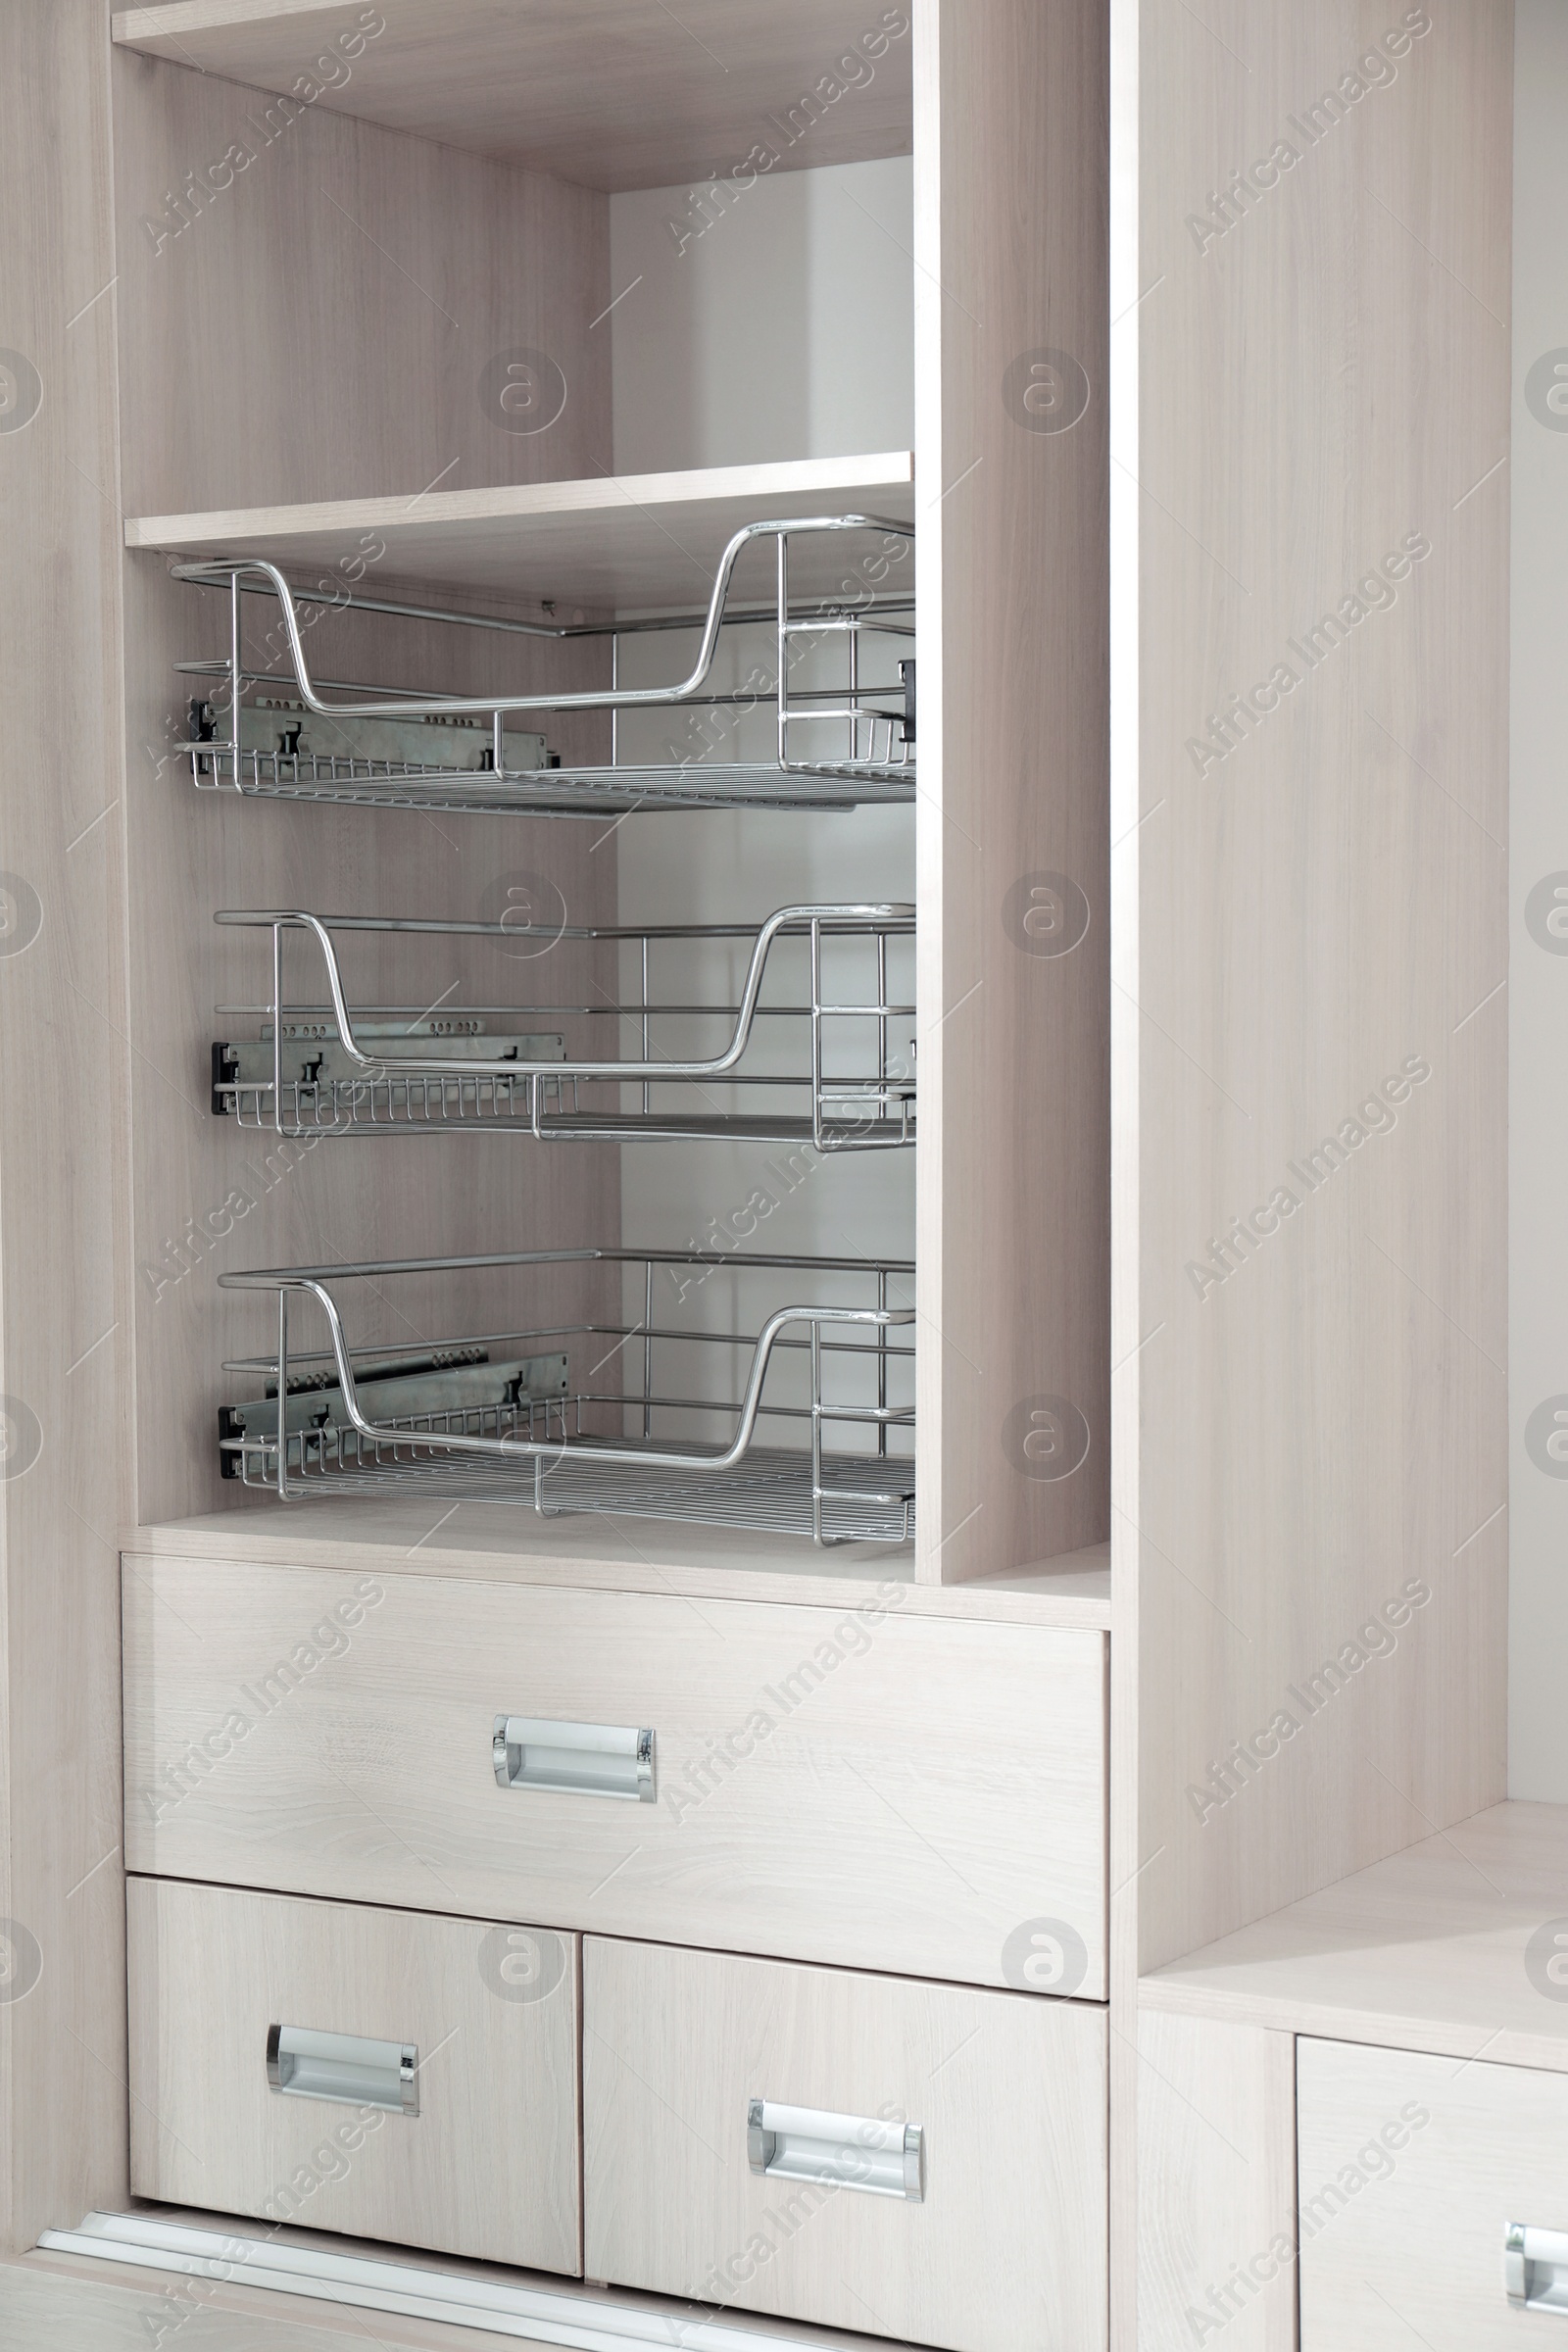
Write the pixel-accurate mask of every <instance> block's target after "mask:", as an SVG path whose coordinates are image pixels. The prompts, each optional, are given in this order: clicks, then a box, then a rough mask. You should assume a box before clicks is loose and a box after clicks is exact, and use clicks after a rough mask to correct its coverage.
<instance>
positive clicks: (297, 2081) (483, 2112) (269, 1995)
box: [126, 1878, 582, 2273]
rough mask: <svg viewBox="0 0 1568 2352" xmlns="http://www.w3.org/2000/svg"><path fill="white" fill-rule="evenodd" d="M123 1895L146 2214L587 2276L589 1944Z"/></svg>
mask: <svg viewBox="0 0 1568 2352" xmlns="http://www.w3.org/2000/svg"><path fill="white" fill-rule="evenodd" d="M126 1898H127V1924H128V1938H129V1954H128V1966H129V1981H130V2184H131V2187H132V2189H133V2190H134V2192H135V2194H136V2195H137V2196H141V2197H152V2198H156V2199H157V2200H158V2201H159V2202H161V2203H164V2204H171V2205H196V2206H203V2207H210V2208H212V2209H213V2210H215V2211H217V2212H221V2213H236V2214H253V2215H256V2216H259V2217H260V2218H262V2219H264V2220H267V2221H272V2222H289V2223H295V2224H298V2225H299V2226H300V2227H301V2228H308V2229H332V2230H342V2231H345V2232H347V2233H348V2234H350V2235H360V2236H372V2237H379V2238H390V2239H394V2240H396V2241H397V2242H399V2243H401V2244H404V2245H411V2246H428V2247H433V2248H436V2249H438V2250H439V2251H441V2252H443V2253H448V2254H469V2255H478V2256H484V2257H488V2258H489V2259H491V2260H493V2261H497V2262H509V2263H516V2264H519V2265H523V2266H526V2267H527V2268H530V2269H536V2270H549V2271H569V2272H573V2273H579V2272H580V2271H581V2268H582V2262H581V2254H582V2241H581V2231H580V2225H579V2219H578V2216H579V2210H580V2201H579V2180H580V2158H579V2145H580V2135H579V2119H578V2097H579V2094H578V2063H577V2061H578V2041H579V2032H578V2019H579V1949H578V1942H577V1938H576V1937H575V1936H557V1935H555V1934H554V1933H553V1932H552V1931H551V1930H549V1929H544V1930H542V1931H538V1932H535V1933H526V1932H524V1931H523V1930H521V1929H518V1928H513V1927H496V1926H487V1925H483V1924H481V1923H478V1922H476V1921H473V1920H466V1919H431V1918H425V1917H420V1916H412V1915H410V1914H409V1913H407V1912H401V1911H371V1910H365V1909H362V1908H360V1907H359V1906H358V1905H355V1904H349V1903H317V1902H294V1901H290V1900H288V1899H286V1898H284V1897H282V1896H279V1895H272V1894H239V1893H233V1892H230V1891H228V1890H226V1889H223V1888H221V1887H186V1886H181V1885H179V1884H178V1883H177V1882H174V1881H172V1880H160V1879H135V1878H133V1879H131V1880H130V1881H129V1882H128V1883H127V1887H126ZM274 2027H277V2028H280V2029H282V2032H281V2034H280V2035H279V2036H277V2042H278V2046H277V2048H276V2051H275V2053H273V2052H271V2051H270V2036H271V2029H272V2028H274ZM323 2035H324V2036H326V2037H328V2040H327V2042H326V2043H324V2044H322V2043H320V2042H319V2037H320V2036H323ZM405 2048H407V2049H410V2050H414V2051H417V2063H415V2064H414V2065H413V2066H412V2068H409V2067H403V2068H400V2066H399V2063H398V2060H399V2055H400V2052H402V2051H403V2050H404V2049H405ZM274 2075H275V2076H276V2078H277V2081H278V2084H279V2086H278V2087H274V2086H273V2081H272V2080H271V2078H272V2076H274ZM411 2105H413V2106H417V2113H411V2112H408V2109H409V2107H410V2106H411Z"/></svg>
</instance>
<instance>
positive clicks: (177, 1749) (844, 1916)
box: [125, 1561, 1104, 1997]
mask: <svg viewBox="0 0 1568 2352" xmlns="http://www.w3.org/2000/svg"><path fill="white" fill-rule="evenodd" d="M898 1603H899V1594H898V1593H897V1592H895V1591H890V1592H889V1593H887V1595H886V1597H885V1599H884V1600H883V1601H881V1602H879V1603H875V1604H870V1605H866V1604H862V1605H861V1606H860V1607H859V1608H858V1610H852V1609H850V1608H841V1609H838V1610H832V1609H803V1608H786V1607H780V1606H775V1605H771V1604H769V1605H762V1604H757V1603H744V1602H732V1601H707V1600H704V1601H692V1600H685V1599H678V1598H675V1597H664V1598H648V1597H644V1596H642V1595H637V1594H632V1593H569V1592H560V1591H554V1590H550V1589H538V1588H535V1589H533V1590H526V1589H520V1588H518V1587H516V1586H512V1585H506V1584H499V1583H498V1584H478V1583H464V1584H458V1583H455V1582H449V1581H447V1580H445V1579H443V1578H439V1577H422V1576H408V1575H405V1576H387V1577H385V1578H378V1577H376V1576H374V1575H368V1576H361V1577H354V1576H352V1575H351V1574H349V1573H347V1572H343V1571H330V1570H319V1569H318V1570H304V1569H297V1568H296V1569H279V1568H271V1567H262V1566H259V1565H251V1566H248V1567H237V1566H221V1565H220V1564H219V1563H217V1562H210V1563H191V1562H178V1563H176V1562H172V1561H167V1562H158V1563H149V1562H136V1561H129V1562H127V1567H126V1577H125V1645H126V1663H125V1677H126V1713H125V1722H126V1732H125V1738H126V1767H125V1769H126V1788H127V1797H126V1822H125V1838H126V1845H127V1851H128V1853H129V1856H130V1862H131V1866H132V1867H133V1868H135V1869H138V1870H145V1871H154V1872H158V1873H160V1874H162V1875H168V1876H172V1877H183V1878H190V1879H213V1880H220V1881H226V1882H229V1883H243V1884H246V1885H250V1886H260V1887H278V1888H282V1889H286V1890H288V1891H290V1892H296V1893H302V1894H337V1895H341V1896H344V1897H348V1898H353V1899H358V1900H362V1901H381V1902H394V1903H401V1904H409V1905H412V1906H414V1907H415V1908H417V1909H420V1910H440V1911H446V1912H452V1913H458V1912H465V1913H474V1914H479V1915H484V1916H500V1917H504V1918H517V1919H521V1920H524V1921H533V1920H538V1921H541V1922H543V1923H544V1924H546V1925H547V1926H552V1927H561V1928H579V1927H580V1928H589V1929H598V1930H600V1931H601V1932H604V1933H609V1934H631V1935H650V1936H659V1937H664V1938H667V1939H669V1940H672V1941H682V1942H692V1943H705V1944H706V1943H711V1944H716V1945H721V1946H728V1947H730V1948H735V1947H741V1948H746V1949H752V1950H758V1951H766V1952H777V1953H783V1954H787V1955H792V1956H796V1957H800V1958H806V1959H819V1960H826V1961H831V1962H835V1963H838V1964H841V1965H845V1966H862V1967H865V1966H869V1967H878V1968H886V1969H894V1970H902V1971H907V1972H908V1973H910V1974H924V1975H930V1976H936V1977H956V1978H959V1979H966V1980H971V1981H973V1982H976V1983H981V1984H993V1985H1001V1984H1004V1983H1005V1982H1007V1981H1008V1979H1007V1976H1006V1974H1005V1957H1006V1954H1007V1951H1008V1950H1009V1949H1010V1947H1009V1945H1008V1938H1009V1937H1010V1936H1014V1934H1015V1931H1018V1930H1020V1929H1022V1928H1026V1927H1027V1926H1029V1925H1030V1923H1038V1922H1047V1921H1054V1922H1060V1923H1064V1930H1071V1932H1072V1936H1076V1938H1077V1939H1078V1945H1077V1946H1076V1947H1073V1946H1072V1945H1071V1937H1069V1938H1068V1943H1069V1947H1070V1948H1073V1949H1081V1955H1082V1956H1081V1959H1079V1960H1076V1961H1075V1963H1074V1968H1075V1974H1076V1975H1077V1980H1078V1981H1077V1983H1076V1984H1075V1985H1074V1986H1073V1987H1072V1988H1073V1989H1075V1990H1078V1991H1081V1992H1082V1993H1084V1994H1085V1995H1087V1996H1091V1997H1093V1996H1095V1995H1097V1994H1098V1993H1099V1992H1100V1991H1101V1990H1102V1988H1103V1960H1104V1937H1103V1908H1104V1782H1103V1752H1104V1712H1103V1710H1104V1642H1103V1637H1102V1636H1101V1635H1098V1634H1090V1633H1064V1632H1046V1631H1042V1630H1036V1629H1034V1628H1024V1627H1018V1626H993V1625H986V1624H981V1623H969V1622H966V1621H963V1620H946V1621H942V1622H940V1623H938V1622H933V1621H932V1620H929V1619H922V1620H916V1619H913V1618H907V1617H905V1616H904V1615H903V1613H902V1611H901V1610H900V1608H899V1605H898ZM340 1605H341V1606H343V1607H345V1608H346V1609H347V1610H348V1611H349V1616H350V1619H351V1620H353V1619H354V1614H355V1611H356V1610H357V1612H358V1617H357V1621H354V1622H347V1623H346V1622H345V1621H344V1620H342V1619H340V1620H338V1622H337V1624H336V1626H334V1623H333V1621H332V1618H331V1615H330V1612H331V1611H332V1610H333V1609H334V1608H335V1607H338V1606H340ZM313 1629H317V1630H316V1632H315V1633H314V1634H313ZM301 1645H303V1647H302V1646H301ZM307 1655H313V1656H315V1657H316V1658H317V1659H318V1661H319V1662H318V1664H317V1665H315V1666H309V1667H308V1666H306V1665H305V1664H304V1658H305V1657H306V1656H307ZM415 1661H417V1664H416V1663H414V1662H415ZM291 1662H292V1663H291ZM280 1665H281V1666H282V1667H284V1668H285V1669H286V1670H287V1671H285V1672H284V1673H283V1674H278V1673H276V1672H275V1671H274V1670H275V1669H276V1668H278V1667H279V1666H280ZM247 1692H249V1693H250V1695H249V1696H247V1695H246V1693H247ZM231 1711H236V1712H237V1714H238V1715H239V1716H240V1717H242V1718H244V1719H245V1723H246V1727H247V1728H246V1729H245V1730H243V1731H239V1730H237V1729H233V1728H229V1729H226V1730H225V1727H226V1726H228V1721H229V1717H230V1713H231ZM498 1714H501V1715H507V1714H513V1715H528V1716H538V1717H543V1718H546V1719H548V1720H552V1721H564V1722H570V1723H588V1724H605V1725H613V1726H624V1727H630V1728H632V1729H634V1730H643V1729H647V1730H651V1731H652V1732H653V1733H654V1735H655V1746H656V1759H657V1776H658V1788H657V1800H658V1801H657V1802H655V1803H652V1804H638V1803H627V1802H623V1801H614V1800H611V1799H606V1798H594V1797H587V1796H576V1795H561V1794H552V1793H548V1792H545V1791H541V1790H536V1789H530V1790H523V1791H514V1790H505V1789H500V1788H498V1787H497V1785H496V1781H495V1777H494V1771H493V1766H492V1757H491V1738H492V1729H493V1724H494V1719H495V1717H496V1716H497V1715H498ZM197 1742H202V1743H203V1745H202V1747H201V1749H200V1750H199V1752H196V1743H197ZM193 1753H194V1760H192V1758H193ZM171 1776H172V1777H171Z"/></svg>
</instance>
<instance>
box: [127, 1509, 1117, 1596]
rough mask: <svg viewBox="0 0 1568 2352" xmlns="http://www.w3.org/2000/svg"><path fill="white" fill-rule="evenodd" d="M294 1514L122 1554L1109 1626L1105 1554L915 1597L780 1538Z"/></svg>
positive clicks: (908, 1576)
mask: <svg viewBox="0 0 1568 2352" xmlns="http://www.w3.org/2000/svg"><path fill="white" fill-rule="evenodd" d="M449 1507H450V1506H449V1505H448V1504H446V1503H444V1502H429V1503H423V1504H411V1503H407V1502H403V1503H396V1502H385V1503H351V1502H305V1503H298V1504H290V1505H289V1507H288V1508H287V1509H286V1510H282V1509H279V1508H278V1507H277V1506H276V1505H273V1504H270V1503H268V1502H266V1501H264V1500H261V1499H258V1498H255V1497H253V1498H252V1499H251V1502H250V1506H249V1507H248V1508H246V1509H244V1510H238V1511H222V1512H214V1513H208V1514H207V1515H205V1516H203V1517H199V1518H194V1519H185V1520H166V1521H164V1522H163V1523H162V1524H161V1525H158V1526H153V1527H145V1528H128V1529H127V1530H126V1531H125V1537H124V1548H125V1550H126V1551H127V1552H128V1553H130V1554H132V1555H133V1556H134V1557H135V1558H136V1559H137V1560H141V1559H144V1558H158V1559H185V1560H224V1561H246V1560H254V1561H262V1562H265V1563H267V1564H268V1565H270V1566H271V1567H279V1568H292V1567H299V1568H349V1569H353V1570H354V1571H355V1572H356V1573H363V1571H364V1570H366V1569H371V1570H373V1571H374V1573H375V1574H376V1575H378V1576H380V1575H389V1576H397V1575H401V1574H403V1573H404V1572H405V1571H408V1570H411V1569H412V1570H413V1571H414V1572H415V1573H416V1574H417V1575H421V1576H443V1577H461V1578H478V1579H480V1580H481V1581H486V1582H493V1581H495V1580H496V1579H497V1578H498V1577H503V1578H505V1579H506V1580H508V1581H511V1580H514V1579H515V1581H516V1582H518V1583H519V1584H539V1585H568V1586H571V1587H573V1588H574V1589H577V1590H583V1589H588V1590H593V1591H598V1592H614V1593H680V1594H683V1595H684V1596H685V1597H686V1598H688V1599H691V1600H703V1599H708V1600H762V1601H781V1600H782V1601H804V1602H806V1603H808V1604H809V1605H816V1606H828V1607H835V1606H840V1607H842V1606H846V1605H847V1606H852V1607H853V1606H856V1605H858V1603H859V1602H861V1601H865V1600H871V1599H874V1598H875V1597H876V1594H877V1593H878V1592H879V1591H880V1590H881V1589H882V1588H883V1587H884V1586H891V1587H893V1588H894V1589H895V1590H896V1591H897V1592H898V1593H899V1594H900V1602H899V1605H900V1607H901V1608H902V1609H904V1610H907V1612H908V1614H909V1615H910V1616H914V1617H983V1618H992V1619H995V1620H996V1621H998V1622H999V1623H1003V1624H1015V1625H1058V1626H1072V1627H1080V1628H1085V1629H1096V1628H1103V1627H1104V1626H1106V1625H1108V1624H1109V1622H1110V1569H1109V1561H1108V1557H1107V1554H1108V1549H1109V1547H1108V1545H1105V1544H1091V1545H1090V1546H1088V1548H1087V1549H1085V1550H1084V1551H1080V1552H1066V1553H1063V1554H1061V1555H1060V1556H1059V1557H1058V1558H1057V1559H1054V1560H1052V1561H1050V1562H1047V1563H1044V1564H1042V1565H1041V1566H1040V1567H1039V1568H1037V1569H1034V1570H1027V1569H1026V1570H1020V1571H1019V1573H1018V1574H1017V1575H1015V1576H988V1577H979V1578H976V1579H975V1580H974V1582H973V1583H971V1584H967V1585H922V1584H917V1583H916V1582H915V1580H914V1577H913V1572H912V1560H911V1555H910V1553H909V1550H908V1548H907V1546H906V1545H903V1544H899V1545H892V1544H886V1545H884V1544H854V1545H851V1546H847V1547H845V1548H843V1549H836V1550H832V1551H821V1552H819V1551H816V1550H814V1549H812V1548H810V1547H809V1546H808V1545H806V1544H801V1543H800V1542H799V1540H798V1539H796V1538H794V1537H790V1536H764V1535H753V1536H747V1537H746V1538H744V1539H743V1540H740V1541H738V1540H737V1539H736V1538H735V1537H734V1536H733V1535H732V1534H731V1533H730V1532H729V1531H728V1530H726V1529H724V1528H716V1527H695V1526H694V1527H675V1526H669V1525H666V1524H664V1523H663V1522H662V1521H661V1520H657V1519H642V1520H625V1519H611V1518H608V1517H605V1516H604V1515H602V1514H594V1515H593V1516H589V1517H565V1518H556V1519H550V1520H547V1521H544V1522H542V1523H541V1521H540V1520H539V1519H537V1518H536V1517H535V1515H534V1513H533V1512H532V1511H531V1510H528V1509H520V1508H515V1507H514V1506H511V1505H509V1504H505V1503H495V1502H466V1503H463V1504H462V1505H460V1507H459V1508H458V1509H457V1510H455V1511H452V1512H451V1515H450V1516H448V1512H449Z"/></svg>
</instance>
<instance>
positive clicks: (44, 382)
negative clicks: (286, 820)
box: [0, 0, 130, 2252]
mask: <svg viewBox="0 0 1568 2352" xmlns="http://www.w3.org/2000/svg"><path fill="white" fill-rule="evenodd" d="M108 50H109V24H108V16H107V12H106V11H105V10H104V9H102V8H101V7H98V6H96V5H95V4H94V0H18V5H17V6H15V7H10V8H7V9H6V10H5V11H4V12H3V15H0V191H3V211H4V216H5V219H6V221H7V222H8V224H9V225H8V231H7V235H6V238H5V242H4V251H3V254H0V345H4V346H5V349H4V350H3V351H0V511H3V513H4V515H5V563H4V566H3V571H0V708H3V710H4V712H5V773H4V781H3V784H0V806H3V820H0V842H3V849H0V867H3V868H4V874H3V878H0V1100H3V1102H4V1103H5V1105H6V1109H5V1115H4V1118H3V1119H0V1657H3V1659H4V1667H3V1671H0V2252H10V2251H17V2250H20V2249H22V2248H24V2247H26V2246H30V2245H31V2244H32V2243H33V2241H34V2239H35V2238H36V2236H37V2234H38V2231H39V2230H40V2229H44V2228H47V2227H50V2226H51V2225H61V2224H74V2223H75V2222H76V2221H77V2220H78V2219H79V2218H80V2215H81V2213H82V2211H83V2209H84V2208H85V2207H86V2206H88V2205H92V2204H107V2203H113V2202H115V2201H117V2200H121V2199H123V2196H124V2193H125V2093H124V1975H123V1901H122V1873H121V1863H120V1851H119V1848H120V1838H121V1830H120V1671H119V1670H120V1651H119V1632H120V1607H119V1598H118V1582H119V1579H118V1573H117V1548H116V1539H117V1522H118V1521H119V1519H120V1517H121V1514H122V1511H123V1500H124V1487H123V1478H122V1467H123V1461H124V1459H125V1455H126V1453H127V1452H128V1447H127V1446H126V1444H125V1440H126V1438H127V1436H128V1426H129V1406H128V1397H129V1387H130V1382H129V1350H128V1336H129V1335H128V1329H127V1318H126V1310H125V1301H124V1299H123V1295H122V1293H121V1291H120V1289H119V1286H118V1283H117V1271H116V1269H117V1242H118V1240H119V1236H120V1231H121V1226H122V1220H123V1216H124V1211H125V1205H126V1203H125V1195H124V1188H123V1163H122V1162H121V1161H120V1159H119V1156H118V1154H117V1152H116V1150H115V1139H116V1138H117V1137H119V1136H122V1135H123V1132H124V1123H125V1051H124V1029H125V1016H124V979H123V919H122V907H123V887H124V882H123V876H124V847H123V845H124V804H123V792H122V781H123V769H122V760H121V750H120V731H119V696H120V674H121V673H120V578H119V565H118V562H117V553H116V547H117V540H118V536H119V529H120V521H119V511H118V510H119V506H120V503H121V500H120V493H119V486H118V481H117V474H116V465H117V459H116V445H115V336H114V316H115V314H114V296H113V293H112V292H111V291H110V290H109V289H110V281H111V279H112V278H113V276H114V269H115V265H114V259H113V241H112V215H111V200H110V188H109V180H108V172H109V154H110V144H111V142H110V132H109V55H108Z"/></svg>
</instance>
